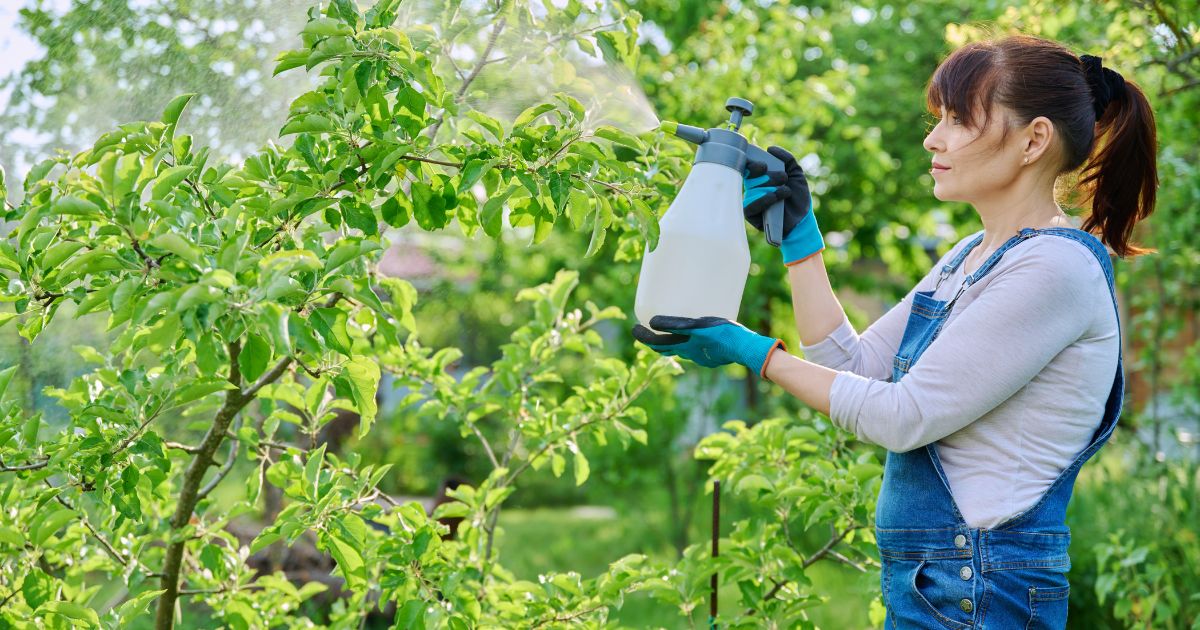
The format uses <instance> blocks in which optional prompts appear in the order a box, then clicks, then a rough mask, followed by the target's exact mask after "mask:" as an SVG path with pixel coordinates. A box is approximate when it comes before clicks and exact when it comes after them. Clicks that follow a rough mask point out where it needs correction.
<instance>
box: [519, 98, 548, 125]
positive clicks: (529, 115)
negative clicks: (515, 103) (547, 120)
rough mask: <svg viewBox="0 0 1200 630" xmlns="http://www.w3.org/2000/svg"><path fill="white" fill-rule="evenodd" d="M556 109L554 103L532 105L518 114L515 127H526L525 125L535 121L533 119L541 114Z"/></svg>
mask: <svg viewBox="0 0 1200 630" xmlns="http://www.w3.org/2000/svg"><path fill="white" fill-rule="evenodd" d="M554 109H556V107H555V105H554V103H538V104H537V105H531V106H530V107H527V108H526V109H525V111H523V112H521V113H520V114H519V115H518V116H517V119H516V120H514V121H513V129H517V128H520V127H524V126H525V125H528V124H529V123H531V122H533V120H534V119H535V118H537V117H538V116H541V115H542V114H545V113H546V112H549V111H553V110H554Z"/></svg>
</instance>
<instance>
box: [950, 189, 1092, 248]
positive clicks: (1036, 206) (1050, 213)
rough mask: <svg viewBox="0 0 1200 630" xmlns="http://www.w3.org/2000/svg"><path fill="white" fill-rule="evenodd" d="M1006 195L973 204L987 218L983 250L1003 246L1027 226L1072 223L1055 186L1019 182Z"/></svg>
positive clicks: (1040, 226) (980, 216) (984, 227)
mask: <svg viewBox="0 0 1200 630" xmlns="http://www.w3.org/2000/svg"><path fill="white" fill-rule="evenodd" d="M1007 192H1008V193H1009V194H1006V195H1004V196H1003V197H1002V198H998V199H994V200H988V201H985V202H979V203H975V204H973V205H974V206H975V210H976V212H978V213H979V218H980V219H982V221H983V241H982V242H981V243H980V244H979V249H980V250H981V252H991V251H994V250H996V249H997V248H999V247H1000V246H1001V245H1003V244H1004V242H1005V241H1007V240H1008V239H1009V238H1011V237H1012V236H1014V235H1016V234H1017V232H1020V231H1021V230H1022V229H1023V228H1042V227H1050V226H1069V225H1070V223H1069V222H1068V221H1067V215H1066V214H1064V213H1063V211H1062V208H1060V207H1059V205H1058V203H1057V202H1056V201H1055V200H1054V189H1053V186H1045V187H1043V186H1038V187H1036V188H1035V187H1033V186H1028V185H1026V186H1022V185H1019V183H1018V185H1016V186H1013V187H1011V188H1009V189H1008V191H1007Z"/></svg>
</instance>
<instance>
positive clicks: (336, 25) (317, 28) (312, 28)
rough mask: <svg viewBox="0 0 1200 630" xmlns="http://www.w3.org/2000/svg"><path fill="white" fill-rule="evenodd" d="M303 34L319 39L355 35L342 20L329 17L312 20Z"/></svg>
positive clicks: (306, 25)
mask: <svg viewBox="0 0 1200 630" xmlns="http://www.w3.org/2000/svg"><path fill="white" fill-rule="evenodd" d="M301 32H302V33H304V34H305V35H316V36H317V37H332V36H334V35H350V34H353V33H354V31H353V30H352V29H351V28H350V27H349V26H347V25H346V24H344V23H343V22H342V21H341V20H336V19H334V18H329V17H320V18H316V19H314V20H310V21H309V23H308V24H305V25H304V30H303V31H301Z"/></svg>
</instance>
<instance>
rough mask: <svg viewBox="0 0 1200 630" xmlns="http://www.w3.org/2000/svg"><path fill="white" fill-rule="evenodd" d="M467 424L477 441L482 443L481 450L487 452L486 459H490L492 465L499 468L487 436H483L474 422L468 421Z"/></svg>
mask: <svg viewBox="0 0 1200 630" xmlns="http://www.w3.org/2000/svg"><path fill="white" fill-rule="evenodd" d="M467 424H469V425H471V430H472V431H474V432H475V436H476V437H478V438H479V441H480V442H481V443H482V444H483V450H484V451H485V452H487V456H488V459H489V460H491V461H492V467H493V468H499V467H500V462H499V461H497V460H496V453H495V452H494V451H492V445H491V444H490V443H488V441H487V438H486V437H484V436H483V432H482V431H480V430H479V427H477V426H475V423H474V422H468V423H467Z"/></svg>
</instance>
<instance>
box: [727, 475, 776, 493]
mask: <svg viewBox="0 0 1200 630" xmlns="http://www.w3.org/2000/svg"><path fill="white" fill-rule="evenodd" d="M772 489H773V486H772V485H771V482H770V481H769V480H768V479H767V478H766V477H764V476H762V475H753V474H752V475H746V476H745V477H742V478H741V480H739V481H738V482H737V486H736V488H735V489H734V492H736V493H737V494H751V495H755V496H756V495H757V494H758V493H757V492H754V491H755V490H768V491H770V490H772Z"/></svg>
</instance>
